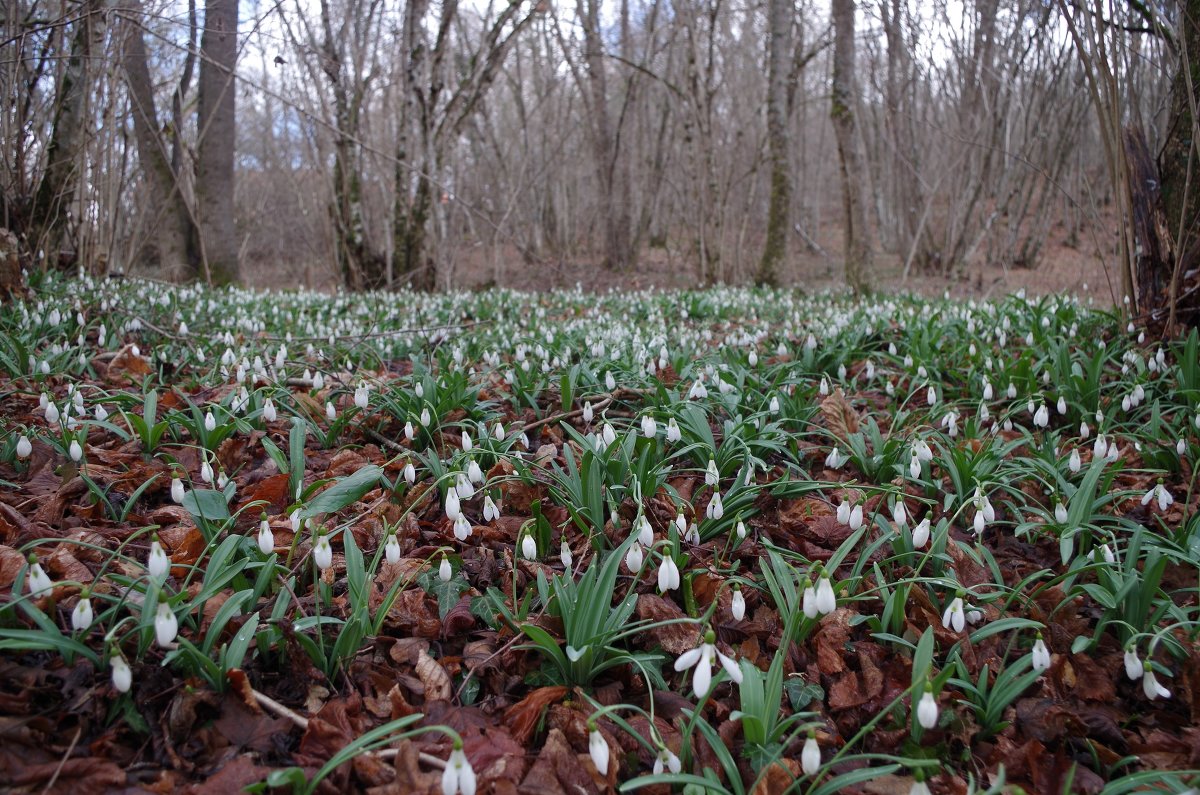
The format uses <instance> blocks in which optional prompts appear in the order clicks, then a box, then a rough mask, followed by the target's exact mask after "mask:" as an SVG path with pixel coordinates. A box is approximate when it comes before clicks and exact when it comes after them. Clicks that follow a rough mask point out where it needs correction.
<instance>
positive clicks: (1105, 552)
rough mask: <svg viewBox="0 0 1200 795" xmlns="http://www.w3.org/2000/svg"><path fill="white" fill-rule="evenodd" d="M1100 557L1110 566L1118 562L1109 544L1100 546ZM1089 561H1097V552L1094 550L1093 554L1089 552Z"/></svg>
mask: <svg viewBox="0 0 1200 795" xmlns="http://www.w3.org/2000/svg"><path fill="white" fill-rule="evenodd" d="M1100 556H1101V557H1103V558H1104V562H1105V563H1107V564H1109V565H1110V566H1111V565H1112V564H1114V563H1116V562H1117V556H1116V555H1115V554H1114V553H1113V551H1112V547H1110V546H1109V545H1108V544H1101V545H1100ZM1087 559H1088V560H1089V561H1094V560H1095V559H1096V550H1094V549H1093V550H1092V551H1091V552H1089V553H1088V554H1087Z"/></svg>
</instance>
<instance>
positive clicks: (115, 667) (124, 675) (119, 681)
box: [108, 655, 133, 693]
mask: <svg viewBox="0 0 1200 795" xmlns="http://www.w3.org/2000/svg"><path fill="white" fill-rule="evenodd" d="M108 664H109V665H111V666H112V683H113V687H114V688H116V690H117V692H118V693H128V692H129V688H130V687H132V686H133V672H132V671H130V670H129V663H127V662H125V658H124V657H122V656H120V655H117V656H116V657H113V658H112V659H111V660H109V661H108Z"/></svg>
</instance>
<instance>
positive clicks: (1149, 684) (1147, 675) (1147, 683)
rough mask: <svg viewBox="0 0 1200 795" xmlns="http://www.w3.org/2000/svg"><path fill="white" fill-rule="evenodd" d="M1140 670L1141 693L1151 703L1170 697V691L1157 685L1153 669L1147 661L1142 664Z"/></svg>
mask: <svg viewBox="0 0 1200 795" xmlns="http://www.w3.org/2000/svg"><path fill="white" fill-rule="evenodd" d="M1142 670H1143V673H1142V692H1143V693H1145V694H1146V698H1148V699H1150V700H1151V701H1153V700H1154V699H1156V698H1170V697H1171V691H1170V690H1168V689H1167V688H1165V687H1163V686H1162V685H1161V684H1159V683H1158V679H1156V678H1155V677H1154V668H1153V667H1152V666H1151V664H1150V661H1149V660H1146V661H1145V662H1144V663H1142Z"/></svg>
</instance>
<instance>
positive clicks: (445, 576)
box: [438, 555, 454, 582]
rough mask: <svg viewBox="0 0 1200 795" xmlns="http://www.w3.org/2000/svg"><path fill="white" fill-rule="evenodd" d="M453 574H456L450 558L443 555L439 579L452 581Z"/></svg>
mask: <svg viewBox="0 0 1200 795" xmlns="http://www.w3.org/2000/svg"><path fill="white" fill-rule="evenodd" d="M452 576H454V570H453V569H452V568H450V559H449V558H447V557H446V556H445V555H442V562H441V563H439V564H438V579H439V580H441V581H442V582H450V578H451V577H452Z"/></svg>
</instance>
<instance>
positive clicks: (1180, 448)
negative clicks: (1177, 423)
mask: <svg viewBox="0 0 1200 795" xmlns="http://www.w3.org/2000/svg"><path fill="white" fill-rule="evenodd" d="M1186 452H1187V440H1185V439H1179V440H1178V441H1177V442H1175V455H1179V456H1182V455H1183V454H1184V453H1186Z"/></svg>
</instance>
